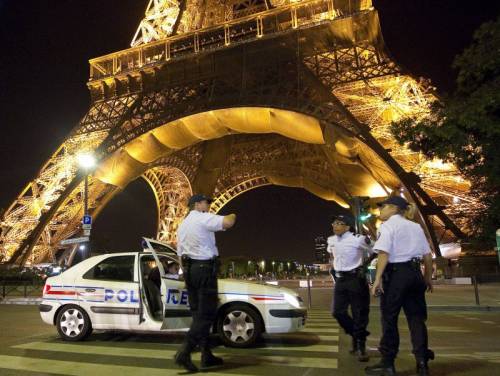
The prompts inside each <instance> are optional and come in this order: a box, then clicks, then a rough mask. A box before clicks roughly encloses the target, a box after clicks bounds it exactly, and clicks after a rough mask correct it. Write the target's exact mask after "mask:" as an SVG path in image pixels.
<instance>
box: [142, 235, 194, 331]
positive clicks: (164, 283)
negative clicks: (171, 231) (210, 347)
mask: <svg viewBox="0 0 500 376" xmlns="http://www.w3.org/2000/svg"><path fill="white" fill-rule="evenodd" d="M143 248H144V249H145V251H146V252H151V254H152V255H153V257H154V258H155V261H156V264H157V265H158V270H159V272H160V277H161V300H162V305H163V324H162V327H161V329H162V330H163V329H184V328H189V326H190V325H191V321H192V319H191V311H190V310H189V303H188V293H187V289H186V286H185V283H184V278H183V275H182V269H181V268H180V263H179V258H178V257H177V252H176V251H175V249H173V248H172V247H170V246H169V245H167V244H165V243H162V242H159V241H158V240H154V239H149V238H143Z"/></svg>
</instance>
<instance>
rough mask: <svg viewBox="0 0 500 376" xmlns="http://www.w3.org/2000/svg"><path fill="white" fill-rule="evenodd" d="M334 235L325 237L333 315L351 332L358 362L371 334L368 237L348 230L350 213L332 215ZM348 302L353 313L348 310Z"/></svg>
mask: <svg viewBox="0 0 500 376" xmlns="http://www.w3.org/2000/svg"><path fill="white" fill-rule="evenodd" d="M332 226H333V233H334V235H333V236H330V237H329V238H328V248H327V250H328V252H329V253H331V255H332V258H333V269H334V271H333V273H334V279H335V287H334V290H333V312H332V314H333V316H334V317H335V318H336V319H337V321H338V323H339V325H340V326H341V327H342V328H343V329H344V331H345V332H346V333H347V334H349V335H350V336H352V350H351V354H354V355H356V356H357V357H358V360H359V361H360V362H366V361H368V359H369V358H368V354H367V353H366V346H365V344H366V337H367V336H368V335H369V334H370V333H369V332H368V331H367V330H366V327H367V326H368V315H369V313H370V292H369V288H368V282H367V281H366V276H365V270H364V265H363V261H364V256H365V255H366V254H367V253H370V252H371V247H370V241H369V240H368V241H367V240H366V239H367V238H366V237H365V236H361V235H355V234H354V233H352V232H351V228H353V227H354V218H353V217H352V216H351V215H344V214H343V215H337V216H336V217H334V220H333V223H332ZM349 306H351V312H352V317H351V316H350V315H349V313H348V308H349Z"/></svg>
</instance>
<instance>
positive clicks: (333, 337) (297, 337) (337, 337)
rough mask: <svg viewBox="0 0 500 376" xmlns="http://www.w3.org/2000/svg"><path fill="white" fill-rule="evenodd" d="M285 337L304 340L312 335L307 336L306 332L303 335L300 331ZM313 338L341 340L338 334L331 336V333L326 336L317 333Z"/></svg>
mask: <svg viewBox="0 0 500 376" xmlns="http://www.w3.org/2000/svg"><path fill="white" fill-rule="evenodd" d="M284 338H288V339H292V338H293V339H297V340H301V339H302V340H304V339H308V338H309V339H310V338H311V337H310V336H306V334H305V333H304V334H302V335H301V334H300V332H299V333H292V334H287V336H286V337H284ZM313 338H314V339H319V340H320V341H338V340H339V336H338V335H337V336H333V335H331V336H329V335H326V336H324V335H315V336H314V337H313Z"/></svg>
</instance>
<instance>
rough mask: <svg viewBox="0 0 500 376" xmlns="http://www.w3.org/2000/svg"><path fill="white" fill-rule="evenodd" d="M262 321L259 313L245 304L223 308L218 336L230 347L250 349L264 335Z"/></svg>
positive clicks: (218, 324)
mask: <svg viewBox="0 0 500 376" xmlns="http://www.w3.org/2000/svg"><path fill="white" fill-rule="evenodd" d="M262 328H263V325H262V319H261V318H260V315H259V314H258V312H257V311H256V310H255V309H253V308H252V307H250V306H248V305H245V304H232V305H229V306H227V307H225V308H223V309H222V310H221V311H220V313H219V316H218V320H217V334H219V336H220V339H221V341H222V343H224V345H226V346H228V347H237V348H244V347H250V346H252V345H253V344H255V342H256V341H257V339H259V337H260V335H261V334H262Z"/></svg>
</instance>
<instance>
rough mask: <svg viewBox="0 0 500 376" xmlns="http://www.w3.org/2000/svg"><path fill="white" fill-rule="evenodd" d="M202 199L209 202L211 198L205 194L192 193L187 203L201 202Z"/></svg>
mask: <svg viewBox="0 0 500 376" xmlns="http://www.w3.org/2000/svg"><path fill="white" fill-rule="evenodd" d="M202 201H206V202H208V203H209V204H210V203H211V202H212V201H213V200H212V199H211V198H209V197H207V196H205V195H201V194H195V195H192V196H191V198H190V199H189V202H188V205H189V206H191V205H194V204H195V203H197V202H202Z"/></svg>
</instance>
